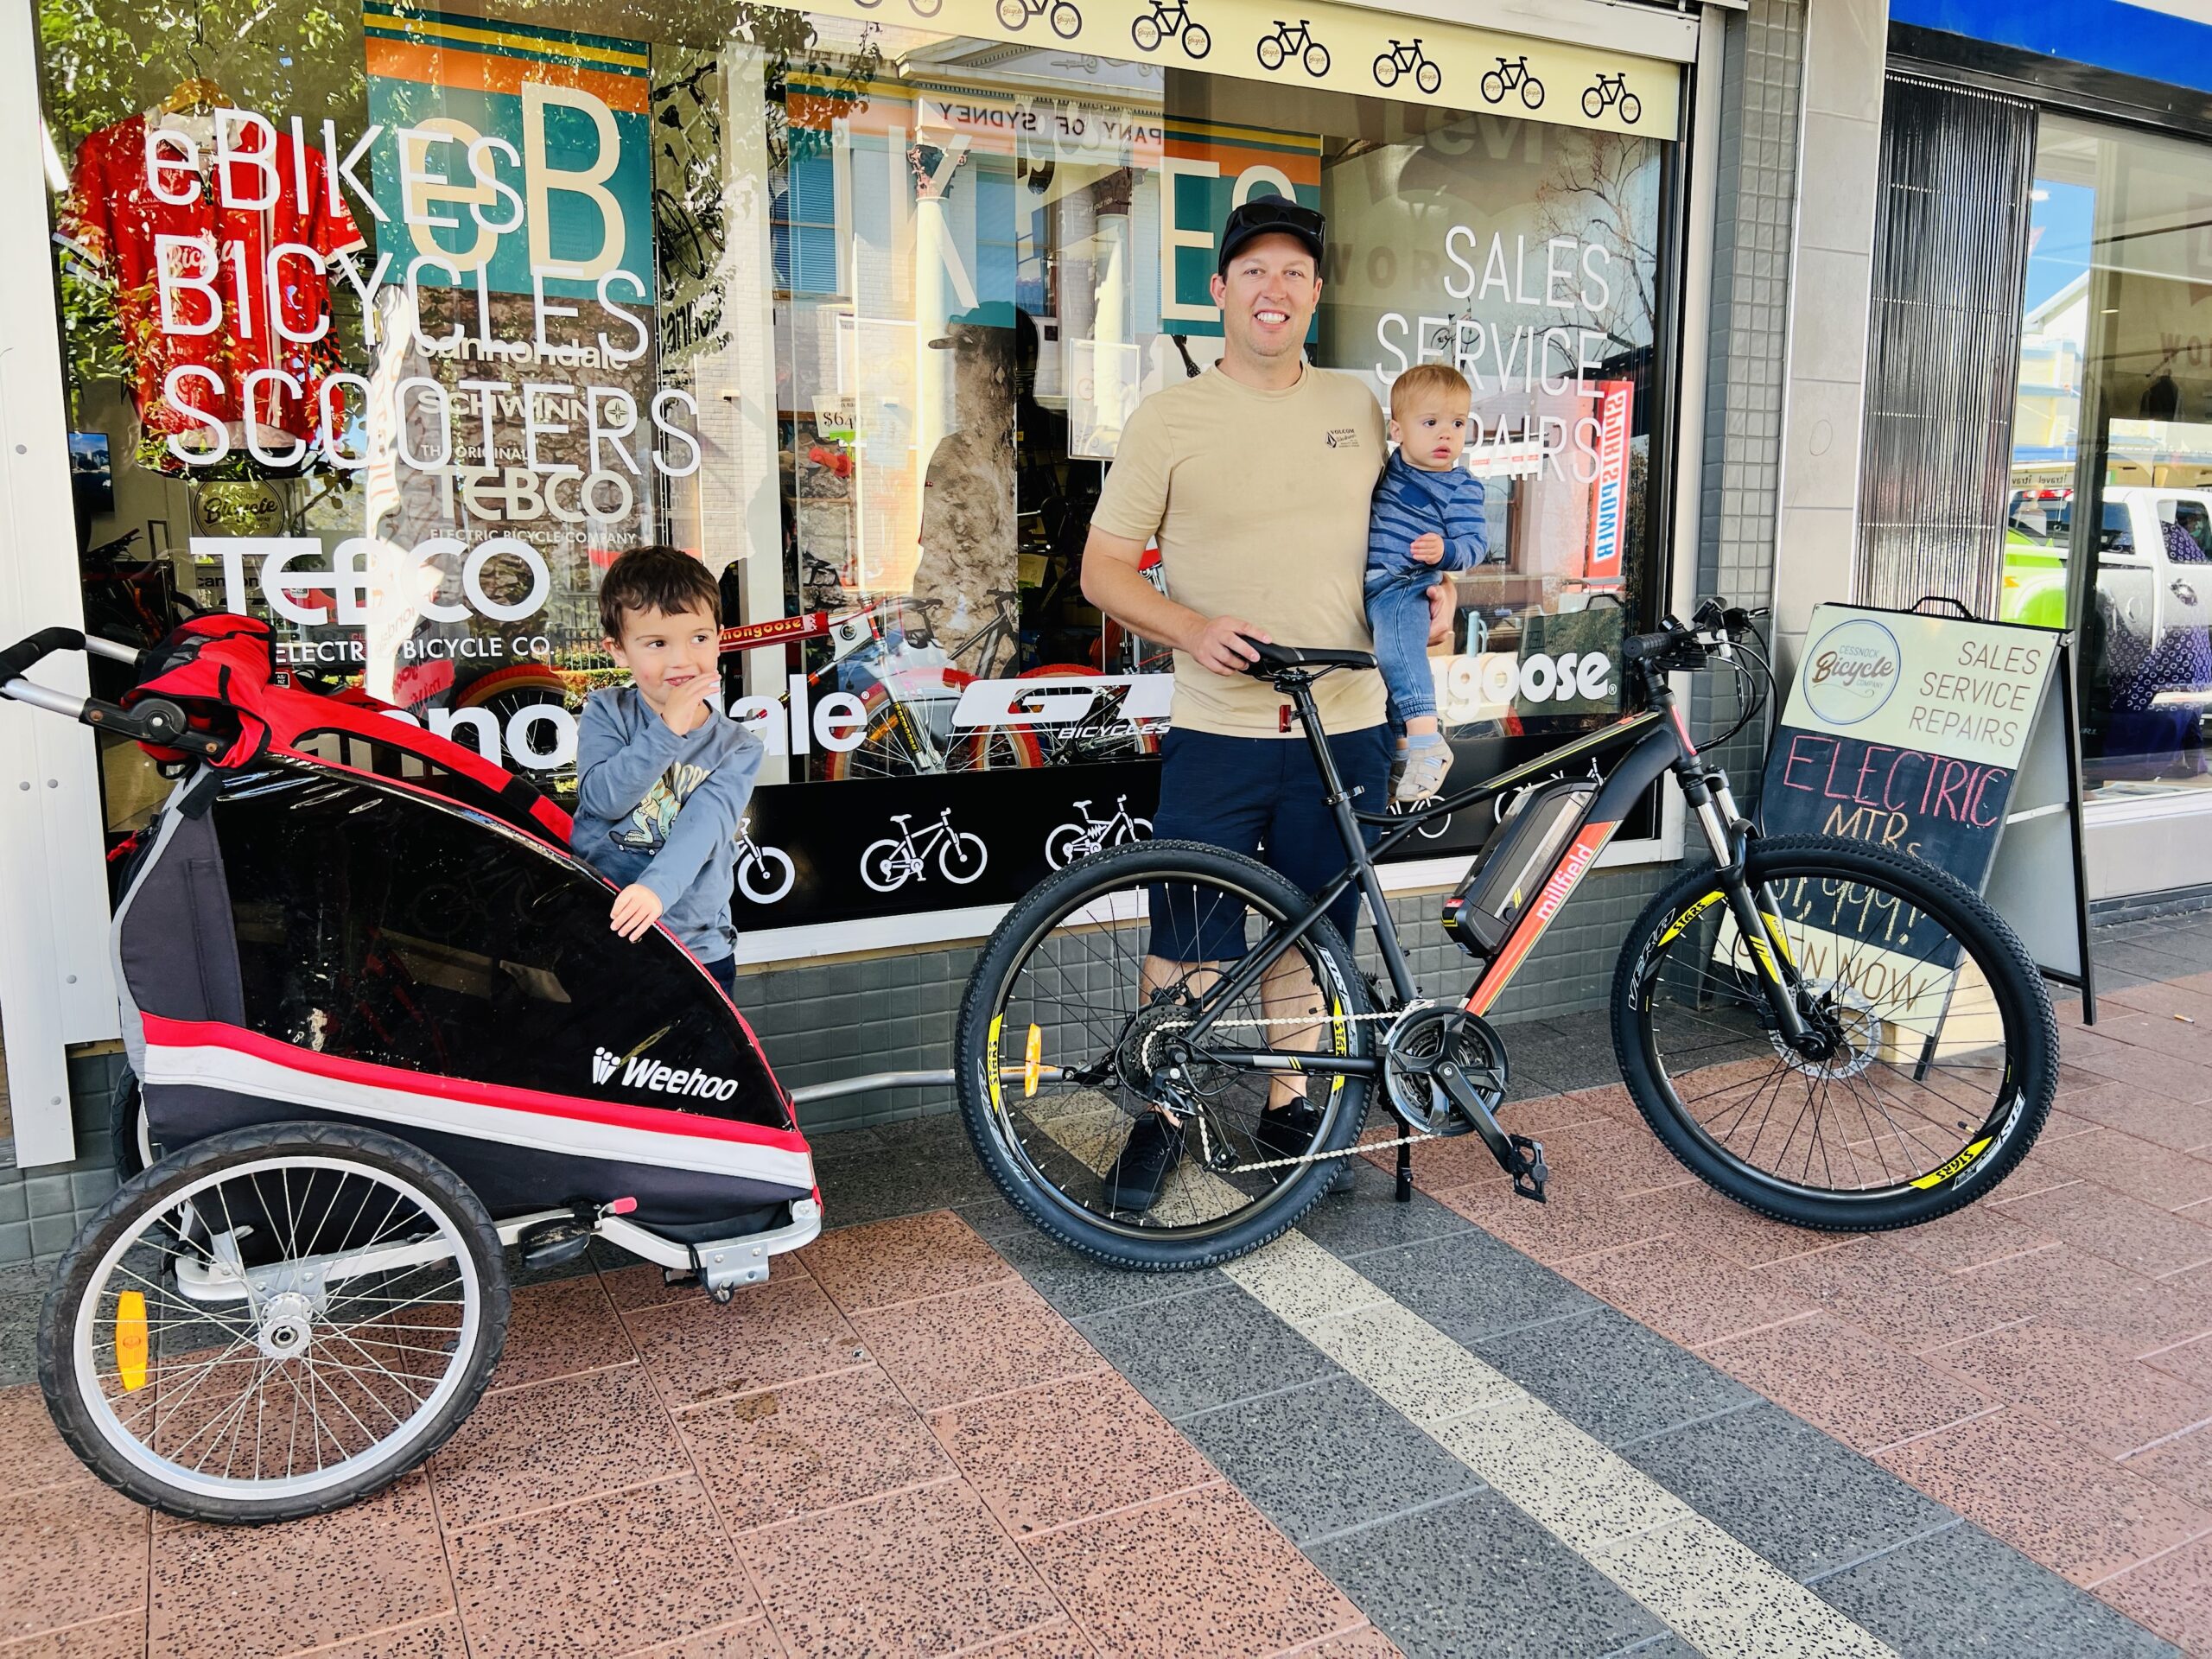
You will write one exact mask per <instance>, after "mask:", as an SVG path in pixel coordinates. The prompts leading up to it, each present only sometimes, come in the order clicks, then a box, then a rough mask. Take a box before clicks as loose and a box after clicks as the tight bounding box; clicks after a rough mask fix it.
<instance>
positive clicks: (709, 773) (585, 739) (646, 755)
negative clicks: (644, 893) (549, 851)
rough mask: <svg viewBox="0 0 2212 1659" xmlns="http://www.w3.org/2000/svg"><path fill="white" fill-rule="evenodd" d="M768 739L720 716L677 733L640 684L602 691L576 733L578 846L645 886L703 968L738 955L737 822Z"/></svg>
mask: <svg viewBox="0 0 2212 1659" xmlns="http://www.w3.org/2000/svg"><path fill="white" fill-rule="evenodd" d="M764 753H766V751H765V750H764V749H763V747H762V746H761V743H760V739H759V738H757V737H754V736H753V734H751V733H749V732H747V730H746V729H745V728H743V727H742V726H740V725H739V724H738V723H737V722H736V721H733V720H727V719H725V718H723V717H722V716H721V715H718V714H717V715H711V716H710V717H709V719H708V720H707V721H706V723H705V724H703V725H702V726H700V727H699V728H697V729H696V730H695V731H691V732H687V733H681V734H679V733H677V732H676V731H673V730H671V728H670V727H669V725H668V722H667V721H664V720H663V719H662V718H661V717H660V716H659V715H657V714H655V713H654V712H653V711H652V708H651V707H650V706H648V705H647V703H646V702H645V698H644V697H643V696H640V695H639V691H638V688H637V687H636V686H634V685H625V686H620V687H617V688H616V689H614V690H606V691H594V692H593V693H592V694H591V696H589V697H588V698H587V699H586V700H585V702H584V713H583V719H582V721H579V722H578V724H577V729H576V772H577V791H576V816H575V829H573V831H572V832H571V833H570V836H569V845H570V847H571V848H572V849H574V850H575V853H576V855H577V856H578V857H580V858H582V859H583V860H584V861H586V862H588V863H589V864H590V865H591V866H592V867H593V868H594V869H596V870H598V871H599V873H600V874H601V875H604V876H605V877H607V880H610V881H613V883H615V884H616V885H617V886H618V887H627V886H628V885H629V884H630V883H632V882H633V881H636V882H642V883H643V884H644V885H645V887H649V888H651V889H652V893H653V896H654V897H655V898H657V899H659V900H660V902H661V919H662V921H664V923H666V924H667V925H668V928H669V931H671V932H673V933H674V934H675V935H676V937H677V938H679V939H681V940H683V944H684V948H685V949H686V950H690V952H691V954H692V955H693V956H695V957H698V958H699V960H700V961H702V962H719V961H721V958H723V957H727V956H728V955H729V954H730V953H731V952H732V951H734V950H736V948H737V929H736V927H735V926H734V925H733V924H732V923H731V921H730V915H729V896H730V886H731V881H732V879H733V874H734V865H735V862H736V854H737V831H738V822H739V819H740V818H741V817H742V815H743V814H744V811H745V804H746V802H747V801H748V800H750V799H751V798H752V796H753V779H755V778H756V777H758V776H759V775H760V760H761V756H762V755H763V754H764Z"/></svg>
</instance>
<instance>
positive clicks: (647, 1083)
mask: <svg viewBox="0 0 2212 1659" xmlns="http://www.w3.org/2000/svg"><path fill="white" fill-rule="evenodd" d="M618 1065H619V1066H620V1067H621V1068H622V1086H623V1087H624V1088H625V1089H650V1090H652V1091H653V1092H655V1093H656V1094H663V1095H688V1096H691V1097H692V1098H693V1099H696V1100H728V1099H731V1098H733V1097H734V1096H735V1095H736V1093H737V1087H738V1084H737V1079H736V1078H735V1077H716V1076H715V1075H714V1073H712V1072H711V1071H685V1070H683V1068H681V1067H676V1066H670V1065H664V1064H663V1063H662V1062H661V1061H659V1060H654V1059H648V1058H645V1056H644V1055H642V1054H633V1055H632V1056H631V1057H630V1058H629V1059H627V1060H624V1059H623V1058H622V1057H621V1056H620V1054H616V1053H613V1052H609V1051H608V1050H607V1049H604V1048H595V1049H594V1050H593V1051H592V1056H591V1080H592V1081H593V1082H594V1083H602V1084H603V1083H605V1082H606V1081H607V1079H608V1078H609V1077H613V1075H614V1068H615V1067H616V1066H618Z"/></svg>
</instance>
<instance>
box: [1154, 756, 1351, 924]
mask: <svg viewBox="0 0 2212 1659" xmlns="http://www.w3.org/2000/svg"><path fill="white" fill-rule="evenodd" d="M1390 749H1391V739H1390V728H1389V727H1388V726H1370V727H1369V728H1367V729H1366V730H1364V731H1358V732H1333V733H1332V734H1330V736H1329V753H1331V754H1332V756H1334V757H1335V759H1336V763H1337V771H1338V774H1339V775H1340V776H1341V777H1342V778H1343V779H1344V785H1345V787H1346V788H1348V789H1349V788H1357V789H1358V790H1359V791H1360V793H1359V794H1358V795H1357V797H1355V798H1354V799H1353V802H1352V804H1353V805H1354V806H1355V807H1357V809H1359V810H1362V811H1365V812H1379V811H1382V810H1383V807H1384V799H1383V798H1384V796H1385V795H1386V794H1387V793H1388V792H1389V779H1390ZM1152 833H1153V836H1154V839H1155V840H1160V841H1203V842H1207V843H1209V844H1210V845H1212V846H1215V847H1225V848H1227V849H1229V850H1230V852H1232V853H1247V854H1250V855H1254V856H1255V857H1257V858H1258V859H1259V860H1260V861H1262V863H1265V864H1267V865H1268V867H1270V868H1273V869H1275V870H1278V871H1280V872H1281V874H1283V875H1285V876H1287V877H1288V878H1289V880H1290V882H1291V884H1292V885H1293V886H1294V887H1297V888H1298V889H1299V890H1300V892H1302V893H1319V892H1320V890H1321V889H1322V888H1323V887H1325V886H1326V885H1328V883H1329V881H1330V880H1331V879H1332V878H1333V877H1334V876H1335V875H1336V874H1338V872H1339V871H1341V870H1342V869H1343V868H1344V842H1342V841H1341V840H1339V839H1338V836H1337V825H1336V820H1335V818H1334V817H1332V815H1331V813H1330V811H1329V804H1328V800H1327V798H1326V794H1325V791H1324V789H1323V787H1322V784H1321V772H1320V768H1319V767H1318V766H1315V765H1314V764H1313V750H1312V749H1311V748H1309V747H1307V745H1306V740H1305V739H1304V738H1303V737H1302V736H1292V737H1227V736H1224V735H1223V734H1220V733H1218V732H1192V731H1170V732H1169V733H1168V734H1166V736H1165V737H1163V738H1161V739H1160V807H1159V810H1157V811H1155V812H1154V814H1153V819H1152ZM1364 834H1365V836H1366V838H1367V840H1368V842H1369V843H1370V845H1372V844H1373V842H1374V841H1375V837H1376V830H1374V829H1365V830H1364ZM1178 899H1180V902H1178ZM1151 909H1152V916H1153V925H1152V947H1151V949H1152V954H1153V955H1154V956H1155V957H1164V958H1165V959H1166V960H1167V961H1169V962H1228V961H1231V960H1233V959H1234V958H1236V957H1241V956H1243V954H1244V952H1245V948H1246V939H1245V931H1246V930H1245V925H1244V912H1243V911H1242V910H1236V911H1234V912H1232V911H1230V908H1229V907H1228V906H1224V905H1223V904H1221V903H1220V902H1219V901H1218V900H1217V899H1216V900H1214V901H1213V902H1211V903H1207V904H1205V905H1203V906H1200V905H1199V904H1198V903H1197V902H1196V894H1195V893H1193V891H1192V889H1191V888H1189V887H1169V886H1162V887H1159V888H1155V889H1154V892H1153V894H1152V906H1151ZM1201 910H1202V911H1203V913H1199V912H1201ZM1358 917H1359V889H1358V888H1357V887H1351V888H1348V889H1346V890H1345V892H1344V893H1343V895H1342V896H1341V897H1339V898H1338V900H1337V902H1336V903H1334V904H1333V905H1331V906H1329V919H1330V920H1331V921H1332V922H1333V923H1335V924H1336V927H1337V931H1338V932H1339V933H1340V934H1342V935H1343V936H1344V938H1345V939H1346V940H1350V939H1351V937H1352V929H1353V927H1354V926H1355V925H1357V920H1358Z"/></svg>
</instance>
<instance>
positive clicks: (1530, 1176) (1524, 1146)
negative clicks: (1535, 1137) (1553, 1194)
mask: <svg viewBox="0 0 2212 1659" xmlns="http://www.w3.org/2000/svg"><path fill="white" fill-rule="evenodd" d="M1506 1138H1507V1139H1508V1140H1510V1141H1512V1143H1513V1150H1514V1152H1515V1154H1516V1156H1515V1158H1514V1160H1513V1171H1512V1174H1513V1191H1514V1192H1515V1193H1516V1195H1518V1196H1519V1197H1521V1198H1534V1199H1535V1201H1536V1202H1537V1203H1538V1204H1541V1203H1543V1202H1544V1188H1545V1186H1546V1185H1548V1184H1549V1182H1550V1180H1551V1178H1552V1173H1551V1171H1550V1170H1549V1169H1548V1168H1547V1167H1546V1166H1545V1165H1544V1143H1543V1142H1542V1141H1531V1140H1530V1139H1529V1137H1528V1136H1527V1135H1509V1136H1507V1137H1506Z"/></svg>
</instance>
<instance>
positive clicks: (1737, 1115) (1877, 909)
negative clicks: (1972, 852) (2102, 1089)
mask: <svg viewBox="0 0 2212 1659" xmlns="http://www.w3.org/2000/svg"><path fill="white" fill-rule="evenodd" d="M1745 880H1746V881H1747V882H1749V883H1750V884H1751V891H1752V892H1753V893H1754V894H1758V893H1764V894H1765V895H1767V896H1768V897H1769V898H1770V899H1772V901H1773V910H1772V912H1770V931H1775V932H1778V935H1779V942H1780V945H1781V947H1782V949H1783V953H1784V955H1785V957H1786V959H1787V963H1786V964H1777V968H1776V969H1775V971H1781V970H1782V967H1783V966H1784V965H1789V964H1794V971H1795V973H1796V976H1798V979H1799V1001H1798V1006H1799V1008H1800V1010H1801V1014H1802V1016H1803V1017H1804V1018H1805V1020H1806V1023H1807V1024H1808V1026H1809V1027H1816V1028H1817V1029H1818V1030H1819V1032H1820V1033H1821V1043H1822V1047H1823V1050H1824V1052H1822V1053H1821V1054H1820V1055H1818V1056H1808V1055H1807V1054H1805V1053H1803V1052H1799V1051H1798V1050H1796V1049H1795V1048H1793V1047H1792V1046H1789V1044H1788V1043H1787V1042H1786V1041H1785V1040H1784V1039H1783V1036H1782V1034H1781V1033H1780V1032H1779V1031H1778V1030H1777V1027H1776V1021H1775V1018H1774V1014H1773V1012H1772V1010H1771V1008H1770V1007H1769V1005H1768V1003H1767V1001H1766V998H1765V996H1764V994H1763V993H1762V990H1761V988H1760V987H1761V982H1762V980H1763V979H1764V977H1765V976H1766V975H1767V973H1768V971H1769V969H1768V968H1767V966H1766V963H1765V962H1764V961H1763V960H1762V958H1763V957H1770V953H1769V950H1768V945H1767V942H1764V941H1762V942H1750V941H1747V940H1746V939H1745V936H1744V934H1743V933H1742V931H1740V930H1739V929H1738V927H1737V926H1736V924H1735V920H1734V916H1733V913H1732V910H1731V907H1730V905H1729V903H1728V900H1727V898H1726V894H1725V893H1723V891H1722V885H1721V882H1720V881H1719V878H1718V875H1717V874H1716V873H1715V872H1713V871H1711V870H1705V871H1696V872H1693V873H1691V874H1688V875H1686V876H1684V877H1683V878H1682V879H1681V880H1679V881H1676V882H1675V884H1674V885H1673V886H1672V887H1669V888H1668V889H1667V890H1666V891H1665V892H1664V893H1661V894H1660V895H1659V897H1657V898H1656V899H1653V900H1652V901H1651V904H1650V906H1649V907H1648V908H1647V909H1646V910H1645V911H1644V912H1643V916H1642V917H1640V918H1638V919H1637V924H1636V927H1635V930H1634V931H1633V932H1632V933H1631V934H1630V938H1629V941H1628V944H1627V945H1626V946H1625V947H1624V950H1623V951H1622V954H1621V961H1620V967H1619V969H1618V971H1617V972H1616V974H1615V976H1614V980H1613V1043H1614V1047H1615V1050H1616V1052H1617V1054H1618V1058H1619V1060H1620V1065H1621V1075H1622V1077H1623V1078H1624V1080H1625V1081H1626V1083H1627V1084H1628V1087H1629V1092H1630V1094H1631V1095H1632V1096H1634V1097H1635V1099H1636V1103H1637V1106H1638V1107H1639V1108H1640V1109H1642V1111H1643V1116H1644V1117H1645V1118H1646V1120H1647V1121H1649V1123H1650V1125H1651V1128H1652V1129H1653V1130H1654V1132H1655V1133H1656V1134H1657V1135H1658V1136H1659V1138H1660V1140H1661V1141H1662V1142H1664V1143H1665V1145H1666V1147H1667V1148H1668V1150H1669V1151H1670V1152H1671V1153H1673V1154H1675V1157H1676V1158H1678V1159H1680V1160H1681V1161H1682V1163H1683V1164H1684V1166H1687V1167H1688V1169H1690V1170H1691V1171H1692V1172H1693V1173H1695V1174H1696V1175H1698V1176H1699V1177H1700V1178H1701V1179H1704V1180H1706V1181H1707V1182H1708V1183H1710V1184H1711V1185H1713V1186H1714V1187H1717V1188H1718V1189H1719V1191H1721V1192H1725V1193H1726V1194H1727V1195H1728V1196H1729V1197H1730V1198H1734V1199H1736V1200H1737V1201H1738V1203H1740V1204H1743V1205H1747V1206H1748V1207H1750V1208H1751V1209H1753V1210H1757V1211H1760V1212H1761V1213H1763V1214H1765V1215H1768V1216H1771V1217H1775V1218H1777V1219H1778V1220H1782V1221H1787V1222H1793V1223H1795V1224H1797V1225H1799V1226H1802V1227H1815V1228H1823V1229H1828V1230H1840V1231H1852V1232H1869V1231H1877V1230H1883V1229H1887V1228H1893V1227H1908V1226H1912V1225H1914V1224H1917V1223H1920V1222H1924V1221H1932V1220H1934V1219H1935V1218H1936V1217H1938V1216H1942V1215H1945V1214H1948V1212H1949V1211H1953V1210H1956V1209H1958V1208H1960V1207H1961V1205H1966V1204H1968V1203H1971V1202H1972V1201H1973V1200H1974V1199H1975V1198H1980V1196H1981V1195H1982V1194H1984V1193H1986V1192H1988V1191H1989V1190H1990V1189H1991V1188H1993V1187H1994V1186H1995V1185H1997V1184H1998V1183H1999V1181H2001V1180H2002V1179H2004V1178H2005V1175H2006V1174H2007V1173H2010V1172H2011V1170H2012V1167H2013V1166H2015V1165H2017V1164H2018V1162H2019V1160H2020V1159H2021V1158H2022V1157H2023V1156H2024V1155H2025V1154H2026V1152H2027V1150H2028V1148H2029V1147H2031V1145H2033V1144H2034V1141H2035V1138H2036V1135H2037V1133H2038V1132H2040V1130H2041V1129H2042V1128H2043V1124H2044V1118H2045V1116H2047V1115H2048V1113H2049V1111H2050V1098H2051V1095H2052V1092H2053V1090H2055V1089H2056V1086H2057V1076H2058V1028H2057V1021H2056V1016H2055V1015H2054V1014H2052V1012H2051V1007H2050V996H2049V995H2048V994H2047V993H2046V992H2045V990H2044V985H2043V978H2042V976H2041V974H2040V973H2039V972H2038V971H2037V969H2036V966H2035V963H2033V961H2032V960H2031V958H2030V957H2029V956H2028V953H2027V950H2026V949H2025V948H2024V946H2023V945H2022V944H2020V942H2019V940H2018V938H2016V937H2015V936H2014V934H2013V933H2012V929H2011V928H2010V927H2008V926H2007V925H2005V922H2004V920H2003V919H2002V918H2000V917H1999V916H1998V915H1997V914H1996V912H1993V911H1992V910H1991V909H1990V908H1989V906H1987V905H1986V904H1985V903H1984V902H1983V901H1982V899H1980V897H1979V896H1978V895H1976V894H1975V893H1973V892H1972V891H1970V890H1969V889H1968V888H1967V887H1965V886H1964V885H1963V884H1961V882H1959V881H1958V880H1955V878H1953V877H1951V876H1950V875H1948V874H1946V873H1944V872H1942V871H1941V870H1937V869H1935V868H1931V867H1929V866H1928V865H1924V864H1922V863H1921V862H1919V861H1917V860H1915V859H1910V858H1907V857H1904V856H1903V855H1899V854H1897V853H1892V852H1889V851H1887V850H1885V849H1882V848H1878V847H1871V846H1867V845H1865V844H1863V843H1860V842H1848V841H1840V840H1836V839H1834V838H1832V837H1828V836H1783V837H1777V839H1775V840H1771V841H1755V842H1752V843H1751V851H1750V853H1749V855H1748V857H1747V860H1746V863H1745Z"/></svg>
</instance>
